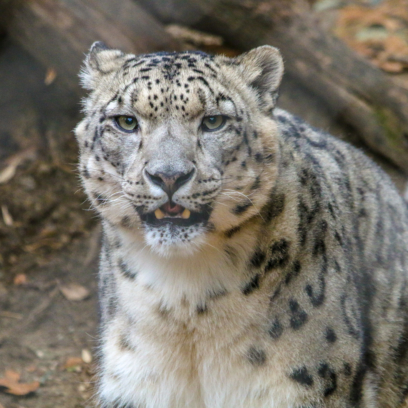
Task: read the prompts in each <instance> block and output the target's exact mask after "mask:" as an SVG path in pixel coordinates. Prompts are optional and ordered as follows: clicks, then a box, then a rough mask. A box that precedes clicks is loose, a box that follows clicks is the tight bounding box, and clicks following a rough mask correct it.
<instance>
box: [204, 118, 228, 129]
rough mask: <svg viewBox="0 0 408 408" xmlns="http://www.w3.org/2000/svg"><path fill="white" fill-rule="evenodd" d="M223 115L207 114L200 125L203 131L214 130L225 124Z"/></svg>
mask: <svg viewBox="0 0 408 408" xmlns="http://www.w3.org/2000/svg"><path fill="white" fill-rule="evenodd" d="M225 120H226V118H225V116H222V115H216V116H207V117H205V118H204V119H203V121H202V123H201V127H202V129H203V130H204V132H213V131H214V130H218V129H221V128H222V127H223V126H224V124H225Z"/></svg>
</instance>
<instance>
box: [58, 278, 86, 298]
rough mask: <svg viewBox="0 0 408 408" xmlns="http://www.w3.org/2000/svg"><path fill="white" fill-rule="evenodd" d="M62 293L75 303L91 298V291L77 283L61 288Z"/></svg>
mask: <svg viewBox="0 0 408 408" xmlns="http://www.w3.org/2000/svg"><path fill="white" fill-rule="evenodd" d="M60 291H61V293H62V294H63V295H64V296H65V297H66V298H67V299H68V300H72V301H74V302H77V301H80V300H84V299H86V298H87V297H88V296H89V293H90V292H89V290H88V289H87V288H85V287H84V286H81V285H79V284H77V283H68V284H66V285H61V286H60Z"/></svg>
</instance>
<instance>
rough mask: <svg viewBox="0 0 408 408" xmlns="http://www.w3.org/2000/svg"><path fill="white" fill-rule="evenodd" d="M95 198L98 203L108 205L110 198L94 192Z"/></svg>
mask: <svg viewBox="0 0 408 408" xmlns="http://www.w3.org/2000/svg"><path fill="white" fill-rule="evenodd" d="M92 196H93V198H94V199H95V201H96V205H102V206H103V205H106V204H108V202H109V201H108V199H107V198H106V197H105V196H103V195H102V194H98V193H92Z"/></svg>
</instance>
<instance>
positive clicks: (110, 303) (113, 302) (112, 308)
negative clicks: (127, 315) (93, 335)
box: [107, 296, 118, 317]
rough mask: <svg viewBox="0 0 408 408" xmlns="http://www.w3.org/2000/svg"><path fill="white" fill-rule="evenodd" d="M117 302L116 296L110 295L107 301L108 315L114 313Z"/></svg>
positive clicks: (110, 315)
mask: <svg viewBox="0 0 408 408" xmlns="http://www.w3.org/2000/svg"><path fill="white" fill-rule="evenodd" d="M117 305H118V302H117V299H116V297H114V296H111V297H110V298H109V301H108V311H107V312H108V316H109V317H113V316H114V315H115V314H116V311H117V307H118V306H117Z"/></svg>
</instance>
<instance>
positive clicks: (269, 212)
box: [261, 193, 285, 223]
mask: <svg viewBox="0 0 408 408" xmlns="http://www.w3.org/2000/svg"><path fill="white" fill-rule="evenodd" d="M284 208H285V194H275V193H272V194H271V195H270V198H269V200H268V202H267V203H266V204H265V206H264V207H263V208H262V210H261V214H262V218H263V219H264V220H265V223H269V222H271V221H272V220H273V219H274V218H276V217H278V216H279V215H280V214H282V212H283V210H284Z"/></svg>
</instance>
